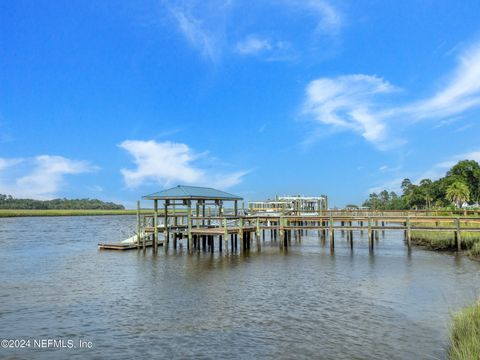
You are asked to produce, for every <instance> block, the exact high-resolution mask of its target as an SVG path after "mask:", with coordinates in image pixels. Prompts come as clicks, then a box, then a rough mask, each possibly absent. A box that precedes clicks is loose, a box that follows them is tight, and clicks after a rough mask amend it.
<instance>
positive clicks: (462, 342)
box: [448, 299, 480, 360]
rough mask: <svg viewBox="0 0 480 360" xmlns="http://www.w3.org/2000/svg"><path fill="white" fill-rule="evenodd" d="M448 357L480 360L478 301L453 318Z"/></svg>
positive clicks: (455, 359) (452, 359) (479, 306)
mask: <svg viewBox="0 0 480 360" xmlns="http://www.w3.org/2000/svg"><path fill="white" fill-rule="evenodd" d="M448 356H449V359H451V360H471V359H480V299H479V301H477V303H476V304H474V305H471V306H468V307H466V308H464V309H463V310H461V311H460V312H458V313H457V314H456V315H455V316H454V318H453V322H452V327H451V329H450V347H449V349H448Z"/></svg>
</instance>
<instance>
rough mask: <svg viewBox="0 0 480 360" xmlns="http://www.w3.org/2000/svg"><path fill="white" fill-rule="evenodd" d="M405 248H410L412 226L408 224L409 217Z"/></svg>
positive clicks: (408, 218) (408, 222)
mask: <svg viewBox="0 0 480 360" xmlns="http://www.w3.org/2000/svg"><path fill="white" fill-rule="evenodd" d="M407 246H408V248H409V249H410V248H411V247H412V225H411V223H410V216H408V217H407Z"/></svg>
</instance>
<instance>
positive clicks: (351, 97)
mask: <svg viewBox="0 0 480 360" xmlns="http://www.w3.org/2000/svg"><path fill="white" fill-rule="evenodd" d="M394 90H395V88H394V87H393V86H392V85H390V84H389V83H388V82H386V81H385V80H383V79H381V78H379V77H377V76H369V75H362V74H357V75H346V76H340V77H337V78H334V79H329V78H321V79H317V80H314V81H312V82H311V83H310V84H309V85H308V87H307V90H306V93H307V100H306V102H305V104H304V112H305V113H307V114H313V115H314V119H315V120H316V121H317V122H320V123H323V124H326V125H332V126H334V127H337V128H344V129H350V130H353V131H355V132H357V133H359V134H361V135H362V136H363V137H364V138H365V139H366V140H368V141H372V142H380V141H382V140H383V139H384V136H385V131H386V127H385V125H384V123H383V118H382V116H381V115H379V114H378V113H374V112H373V110H372V107H374V100H375V99H376V97H378V96H379V95H381V94H385V93H390V92H392V91H394Z"/></svg>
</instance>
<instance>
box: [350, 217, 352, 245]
mask: <svg viewBox="0 0 480 360" xmlns="http://www.w3.org/2000/svg"><path fill="white" fill-rule="evenodd" d="M350 249H352V250H353V230H352V221H350Z"/></svg>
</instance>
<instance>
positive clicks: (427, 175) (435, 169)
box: [415, 150, 480, 182]
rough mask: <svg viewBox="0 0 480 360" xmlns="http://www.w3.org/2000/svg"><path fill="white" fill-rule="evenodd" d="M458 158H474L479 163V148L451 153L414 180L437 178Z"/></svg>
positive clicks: (458, 159) (443, 174) (457, 160)
mask: <svg viewBox="0 0 480 360" xmlns="http://www.w3.org/2000/svg"><path fill="white" fill-rule="evenodd" d="M460 160H475V161H476V162H478V163H480V150H475V151H470V152H466V153H461V154H457V155H453V156H451V157H449V158H448V159H446V160H444V161H441V162H439V163H437V164H435V165H433V166H432V167H431V168H430V169H428V170H427V171H425V172H423V173H422V174H420V175H419V176H418V177H417V178H416V179H415V181H416V182H419V181H420V180H422V179H432V180H436V179H439V178H441V177H442V176H445V173H446V172H447V171H448V170H449V169H450V168H451V167H452V166H454V165H455V164H456V163H457V162H459V161H460Z"/></svg>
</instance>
